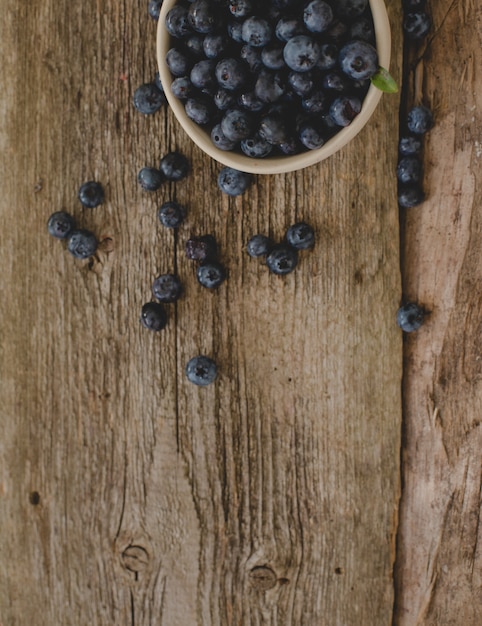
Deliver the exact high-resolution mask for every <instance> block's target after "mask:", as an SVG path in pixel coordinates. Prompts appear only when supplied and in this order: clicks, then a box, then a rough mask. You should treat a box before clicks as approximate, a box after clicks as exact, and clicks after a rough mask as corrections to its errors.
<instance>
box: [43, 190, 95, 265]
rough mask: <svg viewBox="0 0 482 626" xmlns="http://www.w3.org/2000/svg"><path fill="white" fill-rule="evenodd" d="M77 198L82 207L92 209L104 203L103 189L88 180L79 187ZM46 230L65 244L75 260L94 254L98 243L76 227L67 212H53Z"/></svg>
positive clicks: (91, 233) (84, 229)
mask: <svg viewBox="0 0 482 626" xmlns="http://www.w3.org/2000/svg"><path fill="white" fill-rule="evenodd" d="M78 198H79V200H80V202H81V204H82V206H84V207H86V208H89V209H94V208H95V207H96V206H98V205H99V204H102V202H103V201H104V189H103V187H102V185H101V184H100V183H98V182H96V181H93V180H90V181H87V182H86V183H83V184H82V185H81V186H80V189H79V192H78ZM47 230H48V232H49V233H50V235H52V237H55V238H56V239H61V240H64V241H66V242H67V250H68V251H69V252H70V254H72V256H74V257H75V258H76V259H87V258H89V257H91V256H92V255H93V254H95V252H96V250H97V248H98V245H99V242H98V240H97V237H96V236H95V235H94V233H93V232H91V231H90V230H88V229H87V228H80V227H78V226H77V225H76V222H75V219H74V217H73V216H72V215H71V214H70V213H68V212H67V211H64V210H61V211H55V213H52V215H51V216H50V217H49V219H48V221H47Z"/></svg>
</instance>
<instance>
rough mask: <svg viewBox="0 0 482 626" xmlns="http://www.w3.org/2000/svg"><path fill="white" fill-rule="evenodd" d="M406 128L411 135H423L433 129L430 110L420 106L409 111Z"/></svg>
mask: <svg viewBox="0 0 482 626" xmlns="http://www.w3.org/2000/svg"><path fill="white" fill-rule="evenodd" d="M407 127H408V130H409V131H410V132H411V133H414V134H416V135H423V134H425V133H426V132H428V131H429V130H430V129H431V128H432V127H433V116H432V112H431V111H430V109H428V108H427V107H425V106H423V105H421V106H416V107H413V108H412V109H410V111H409V112H408V115H407Z"/></svg>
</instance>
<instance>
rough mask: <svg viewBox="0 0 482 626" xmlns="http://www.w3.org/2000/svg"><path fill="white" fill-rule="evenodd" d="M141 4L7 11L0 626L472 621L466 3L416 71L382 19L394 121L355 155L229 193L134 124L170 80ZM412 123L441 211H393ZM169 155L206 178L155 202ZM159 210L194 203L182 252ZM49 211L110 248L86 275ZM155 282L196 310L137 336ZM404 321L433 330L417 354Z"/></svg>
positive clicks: (480, 608) (472, 45) (422, 335)
mask: <svg viewBox="0 0 482 626" xmlns="http://www.w3.org/2000/svg"><path fill="white" fill-rule="evenodd" d="M146 5H147V2H146V1H143V2H141V1H137V2H126V3H118V2H113V1H111V0H105V1H104V2H94V1H93V0H86V2H82V3H67V2H66V1H65V0H57V1H56V2H53V1H51V0H41V1H39V2H34V3H29V4H27V3H25V2H24V3H18V2H14V1H13V0H6V2H4V11H3V18H2V22H1V26H0V47H1V51H2V59H3V68H2V69H3V71H2V79H1V80H2V89H1V91H0V94H1V95H0V112H1V119H2V126H1V130H0V140H1V157H0V158H1V169H0V171H1V173H2V196H1V200H0V206H1V213H0V215H1V233H2V245H1V251H0V255H1V261H0V262H1V267H2V269H3V271H2V287H3V288H2V293H3V297H2V298H1V302H0V307H1V312H0V316H1V317H0V319H1V327H0V328H1V352H0V354H1V365H2V369H1V403H0V415H1V426H2V436H1V439H0V451H1V454H0V462H1V470H0V472H1V473H0V529H1V534H0V535H1V539H0V558H1V567H0V624H1V626H17V625H18V626H24V625H25V624H31V625H32V626H44V625H45V626H57V625H62V626H68V625H72V626H84V625H85V624H92V625H96V626H97V625H99V626H108V625H115V626H122V625H124V624H126V625H127V624H135V625H136V626H140V625H148V624H149V625H161V624H162V625H163V626H177V625H179V626H181V625H182V626H194V625H199V626H200V625H202V626H211V625H212V626H214V625H216V626H230V625H233V626H234V625H240V626H248V625H252V626H255V625H256V626H261V625H263V626H268V625H269V626H275V625H276V626H322V625H326V626H352V625H353V626H379V625H388V624H391V623H392V619H393V623H395V624H397V625H398V626H415V625H421V624H424V625H433V626H435V625H436V626H445V625H458V624H461V625H462V624H463V625H464V626H470V625H474V626H475V625H476V624H479V623H480V616H481V615H482V525H481V524H480V506H481V450H482V428H481V415H482V406H481V404H482V402H481V398H482V394H481V387H482V356H481V352H480V346H481V341H480V340H481V316H480V312H481V291H480V284H481V273H482V263H481V251H482V240H481V219H482V210H481V206H482V201H481V200H482V198H481V188H482V174H481V167H480V163H481V156H482V119H481V118H482V114H481V111H482V102H481V99H482V91H481V90H480V87H479V86H478V82H480V67H481V62H482V53H481V48H480V32H481V28H482V12H481V8H480V6H479V3H477V2H452V1H451V0H450V1H449V0H441V1H440V2H439V3H430V11H431V14H432V17H433V21H434V28H433V30H432V32H431V34H430V36H429V37H428V39H427V41H426V42H425V43H424V44H423V45H421V46H419V47H413V46H412V47H410V49H406V50H405V55H402V35H401V28H400V24H401V8H400V6H399V2H398V0H397V1H394V0H393V1H392V0H390V1H389V2H387V5H388V9H389V14H390V20H391V23H392V27H393V61H392V65H391V71H392V74H394V76H395V77H397V78H398V79H399V81H400V82H403V92H402V101H401V105H400V99H399V96H394V95H390V96H388V95H385V96H383V98H382V101H381V104H380V106H379V107H378V109H377V111H376V113H375V115H374V117H373V118H372V120H371V121H370V123H369V124H368V126H367V127H366V128H365V129H364V130H363V132H362V133H361V134H360V135H359V137H358V138H357V139H356V140H355V141H353V142H352V143H351V144H350V145H349V146H347V147H345V148H344V149H343V150H342V151H341V152H340V153H338V154H336V155H335V156H333V157H331V158H330V159H328V160H327V161H325V162H323V163H321V164H320V165H317V166H313V167H310V168H308V169H306V170H304V171H302V172H297V173H294V174H290V175H275V176H265V177H263V176H260V177H258V178H257V179H256V182H255V185H253V186H252V187H251V188H250V189H249V191H248V192H247V193H245V194H244V195H243V196H241V197H238V198H234V199H229V198H228V197H227V196H224V195H223V194H221V193H220V192H219V191H218V190H217V189H216V185H215V179H216V175H217V172H218V171H219V169H220V166H219V165H218V164H217V163H215V162H213V161H211V160H210V159H209V158H207V157H205V156H203V155H202V154H201V153H200V152H199V150H197V149H196V148H195V147H193V146H192V145H191V143H190V142H189V141H188V140H187V138H186V136H185V135H184V133H183V132H182V131H181V130H180V128H179V126H178V125H177V123H176V122H175V120H174V119H173V117H172V115H171V113H170V111H169V110H167V109H164V110H162V111H161V112H159V113H158V114H156V115H154V116H142V115H140V114H138V112H136V111H135V110H134V108H133V106H132V94H133V92H134V90H135V88H136V87H137V86H138V85H139V84H141V83H142V82H146V81H150V80H152V79H153V77H154V73H155V71H156V61H155V29H156V24H155V22H154V21H153V20H150V18H149V17H148V16H147V11H146ZM402 58H404V60H405V62H404V65H403V69H402ZM402 76H403V81H402ZM420 102H423V103H424V104H427V105H428V106H430V107H431V109H432V110H433V111H434V115H435V118H436V126H435V128H434V129H433V130H432V131H431V132H430V134H429V135H428V136H427V138H426V140H425V146H424V166H425V178H424V187H425V189H426V192H427V200H426V201H425V202H424V203H423V205H421V206H420V207H417V208H413V209H410V210H408V211H404V212H402V214H401V215H400V216H399V211H398V206H397V197H396V181H395V168H396V163H397V141H398V132H399V124H398V113H399V108H400V107H401V110H402V113H403V112H404V111H406V108H407V107H409V106H411V105H412V104H416V103H420ZM173 149H178V150H180V151H182V152H183V153H185V154H186V155H187V156H188V157H189V158H190V159H191V161H192V172H191V174H190V176H189V177H188V178H187V179H186V180H184V181H182V182H179V183H171V184H168V185H164V186H163V187H162V189H161V190H160V191H159V192H156V193H153V194H149V193H146V192H143V191H141V190H140V188H139V186H138V184H137V180H136V177H137V172H138V170H139V169H140V168H141V167H143V166H144V165H157V163H158V161H159V159H160V157H161V156H163V155H164V154H166V153H167V152H169V151H170V150H173ZM89 179H97V180H99V181H101V182H102V184H103V185H104V187H105V190H106V202H105V203H104V204H103V205H102V206H100V207H98V208H96V209H94V210H87V209H82V207H81V205H80V203H79V201H78V199H77V191H78V188H79V186H80V184H81V183H82V182H84V181H85V180H89ZM169 199H177V200H178V201H180V202H182V203H185V205H186V206H187V207H188V217H187V220H186V222H185V223H184V224H183V226H182V228H181V229H180V230H179V231H178V233H177V234H176V233H173V232H171V231H167V230H166V229H163V228H162V227H161V226H160V224H159V223H158V222H157V218H156V209H157V207H158V206H159V204H160V203H161V202H162V201H165V200H169ZM61 208H65V209H66V210H68V211H70V212H72V213H73V214H74V215H75V217H76V218H77V219H78V221H79V222H80V223H81V224H82V225H84V226H85V227H88V228H91V229H93V230H94V231H95V232H96V233H97V234H98V236H99V237H100V239H101V246H100V249H99V252H98V253H97V254H96V256H95V257H94V258H93V259H91V260H90V261H85V262H80V261H76V260H75V259H73V258H72V257H71V256H70V255H69V254H68V253H67V252H66V251H65V250H64V249H63V245H62V244H61V243H59V242H56V241H54V240H53V239H52V238H50V237H49V236H48V234H47V232H46V227H45V226H46V221H47V218H48V216H49V215H50V214H51V213H52V212H53V211H55V210H59V209H61ZM298 219H304V220H306V221H308V222H310V223H311V224H312V225H313V226H314V228H315V229H316V233H317V243H316V246H315V248H314V249H313V251H311V252H306V253H303V254H302V258H301V261H300V265H299V267H298V268H297V270H296V272H295V273H293V274H291V275H289V276H287V277H286V278H284V279H282V278H279V277H276V276H273V275H269V274H268V272H267V270H266V267H264V266H263V264H262V263H258V262H256V261H254V260H252V259H250V258H249V257H248V256H247V254H246V252H245V250H244V246H245V244H246V241H247V239H248V238H249V237H250V236H251V235H252V234H254V233H255V232H262V233H266V234H269V235H271V236H273V237H274V238H281V237H282V236H283V233H284V231H285V229H286V228H287V226H289V225H290V224H291V223H293V222H294V221H295V220H298ZM400 226H401V228H400ZM205 233H212V234H214V235H215V236H216V238H217V239H218V241H219V243H220V248H221V252H220V253H221V258H222V260H223V262H224V263H225V264H226V266H227V267H228V268H229V279H228V280H227V281H226V283H225V284H224V285H223V286H222V287H221V288H220V289H219V290H218V291H217V292H215V293H210V292H207V291H206V290H205V289H203V288H201V287H200V286H199V285H198V284H197V283H196V279H195V267H194V265H193V264H192V263H191V262H190V261H188V260H187V259H186V258H185V255H184V245H185V242H186V240H187V238H188V237H189V236H190V235H200V234H205ZM400 268H401V271H400ZM167 271H175V272H177V273H178V274H179V275H180V277H181V278H182V280H183V283H184V286H185V292H184V296H183V297H182V299H181V300H180V301H179V302H178V303H177V304H176V305H172V306H171V307H170V321H169V324H168V326H167V328H166V329H165V330H164V331H163V332H162V333H160V334H154V333H149V332H147V331H146V330H145V329H143V328H142V327H141V326H140V324H139V311H140V308H141V306H142V304H143V303H144V302H146V301H148V300H150V297H151V296H150V287H151V283H152V281H153V279H154V278H155V277H156V276H157V275H158V274H159V273H162V272H167ZM405 299H413V300H416V301H419V302H420V303H421V304H423V305H424V306H425V307H426V308H427V309H428V310H429V311H430V312H431V314H430V316H429V317H428V319H427V321H426V324H425V325H424V326H423V327H422V328H421V329H420V330H419V331H418V332H417V333H414V334H411V335H407V336H406V337H402V334H401V332H400V330H399V329H398V327H397V325H396V323H395V313H396V310H397V308H398V306H399V304H400V302H401V301H403V300H405ZM198 353H206V354H209V355H211V356H213V357H214V358H215V359H216V361H217V362H218V364H219V368H220V376H219V379H218V380H217V381H216V383H215V384H214V385H212V386H210V387H208V388H204V389H200V388H197V387H194V386H193V385H191V384H189V383H188V382H187V381H186V379H185V377H184V373H183V372H184V366H185V363H186V362H187V360H188V359H189V358H190V357H191V356H194V355H195V354H198Z"/></svg>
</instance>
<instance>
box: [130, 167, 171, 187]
mask: <svg viewBox="0 0 482 626" xmlns="http://www.w3.org/2000/svg"><path fill="white" fill-rule="evenodd" d="M137 180H138V182H139V185H140V186H141V187H142V189H144V190H145V191H157V189H159V188H160V186H161V185H162V183H163V182H164V176H163V174H162V172H161V171H160V170H158V169H156V168H155V167H143V168H142V169H140V170H139V173H138V175H137Z"/></svg>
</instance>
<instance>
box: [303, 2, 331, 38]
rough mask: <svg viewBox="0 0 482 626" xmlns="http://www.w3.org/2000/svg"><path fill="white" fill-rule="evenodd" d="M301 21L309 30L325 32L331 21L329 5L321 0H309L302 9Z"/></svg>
mask: <svg viewBox="0 0 482 626" xmlns="http://www.w3.org/2000/svg"><path fill="white" fill-rule="evenodd" d="M303 21H304V23H305V26H306V28H307V29H308V30H309V31H310V32H312V33H323V32H325V31H326V30H327V29H328V27H329V26H330V25H331V23H332V22H333V11H332V9H331V6H330V5H329V4H328V3H327V2H324V1H323V0H311V2H308V4H307V5H306V6H305V8H304V10H303Z"/></svg>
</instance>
